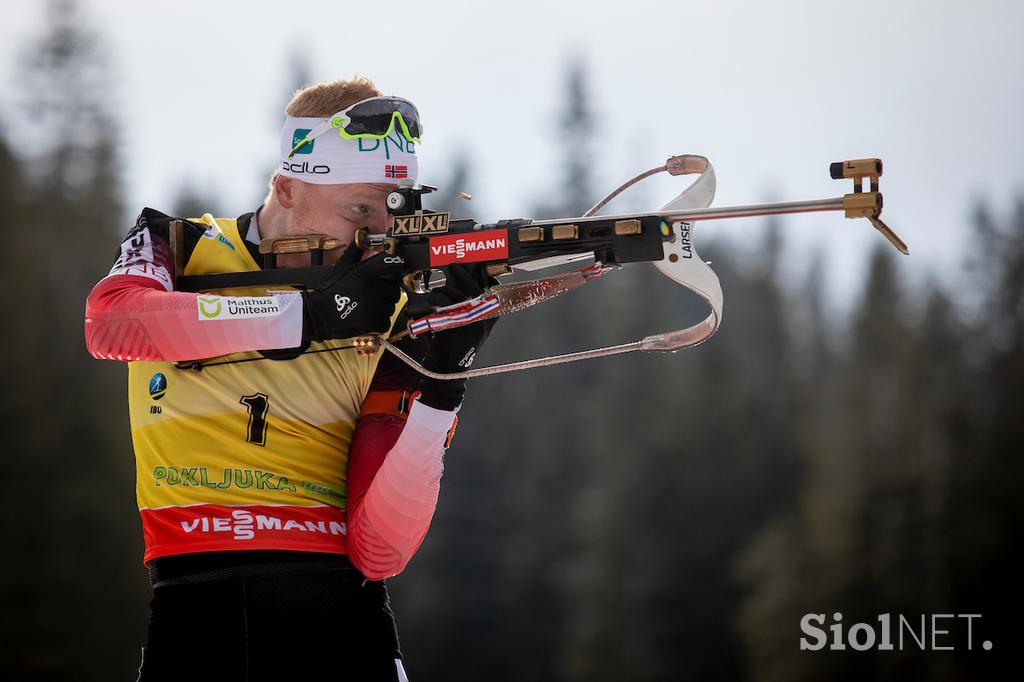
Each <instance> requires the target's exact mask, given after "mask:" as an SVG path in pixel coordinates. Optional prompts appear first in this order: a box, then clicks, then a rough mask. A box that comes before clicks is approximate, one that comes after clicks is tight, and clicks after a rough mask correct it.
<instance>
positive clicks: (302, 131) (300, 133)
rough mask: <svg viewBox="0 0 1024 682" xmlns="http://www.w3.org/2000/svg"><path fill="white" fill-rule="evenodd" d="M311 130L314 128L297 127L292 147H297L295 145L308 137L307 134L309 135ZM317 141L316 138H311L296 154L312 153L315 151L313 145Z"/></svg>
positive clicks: (293, 134) (293, 135)
mask: <svg viewBox="0 0 1024 682" xmlns="http://www.w3.org/2000/svg"><path fill="white" fill-rule="evenodd" d="M310 130H312V128H296V129H295V132H294V133H292V149H295V145H297V144H298V143H300V142H302V141H303V140H304V139H305V138H306V135H309V131H310ZM315 143H316V140H310V141H309V142H307V143H306V144H304V145H302V147H301V148H300V149H296V150H295V153H296V154H312V153H313V145H314V144H315Z"/></svg>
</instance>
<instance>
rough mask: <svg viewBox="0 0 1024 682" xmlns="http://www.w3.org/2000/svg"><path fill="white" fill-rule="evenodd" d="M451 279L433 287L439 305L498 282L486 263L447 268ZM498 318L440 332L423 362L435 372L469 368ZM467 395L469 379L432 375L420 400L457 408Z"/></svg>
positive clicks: (423, 384)
mask: <svg viewBox="0 0 1024 682" xmlns="http://www.w3.org/2000/svg"><path fill="white" fill-rule="evenodd" d="M446 272H447V277H448V282H447V284H445V286H443V287H441V288H439V289H436V290H434V291H432V292H431V293H430V294H428V295H427V300H428V301H429V302H430V304H431V305H433V306H435V307H441V306H446V305H452V304H454V303H461V302H463V301H468V300H469V299H471V298H476V297H477V296H479V295H480V294H482V293H483V292H484V289H485V288H487V287H488V286H491V285H492V284H495V283H496V282H495V280H494V278H492V277H490V276H489V275H488V274H487V271H486V270H485V269H484V266H483V265H469V266H467V265H459V264H454V265H450V266H448V267H447V268H446ZM497 321H498V319H497V318H493V319H490V320H481V321H480V322H474V323H473V324H467V325H466V326H465V327H457V328H455V329H449V330H447V331H443V332H436V333H434V334H433V335H432V339H431V341H430V350H428V351H427V356H426V358H425V359H424V360H423V366H424V367H426V368H427V369H429V370H431V371H433V372H461V371H464V370H466V369H469V366H470V365H471V364H473V359H474V358H475V357H476V354H477V353H478V352H480V348H481V347H482V346H483V345H484V342H485V341H486V340H487V337H488V336H489V335H490V333H491V329H493V328H494V324H495V323H496V322H497ZM465 395H466V380H465V379H451V380H445V379H431V378H429V377H424V379H423V381H422V382H420V398H419V399H420V402H422V403H423V404H424V405H429V406H430V407H433V408H436V409H439V410H454V409H455V408H456V407H458V406H459V405H461V404H462V399H463V397H464V396H465Z"/></svg>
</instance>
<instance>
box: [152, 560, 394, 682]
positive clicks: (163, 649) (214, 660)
mask: <svg viewBox="0 0 1024 682" xmlns="http://www.w3.org/2000/svg"><path fill="white" fill-rule="evenodd" d="M150 577H151V580H152V582H153V600H152V602H151V604H150V616H149V636H148V639H147V642H146V647H145V649H144V651H143V658H142V665H141V669H140V676H139V679H140V680H142V682H159V681H162V680H175V681H181V680H190V681H192V680H207V679H208V680H218V681H219V682H235V681H236V680H237V681H238V682H258V681H260V680H273V681H274V682H284V681H287V680H314V679H315V680H359V681H363V680H366V681H368V682H375V681H376V680H381V681H385V680H386V681H387V682H397V680H398V679H399V677H398V673H397V667H396V662H395V659H400V658H401V652H400V650H399V646H398V633H397V630H396V628H395V620H394V615H393V614H392V612H391V606H390V603H389V601H388V593H387V588H385V586H384V583H383V582H377V581H366V580H364V578H363V576H362V574H360V573H359V571H358V570H356V569H355V568H353V567H352V566H351V564H349V563H348V561H347V559H346V558H345V557H344V556H343V555H337V556H334V555H323V554H310V553H303V552H217V553H210V554H192V555H183V556H180V557H167V558H163V559H155V560H153V561H151V562H150Z"/></svg>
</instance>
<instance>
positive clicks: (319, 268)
mask: <svg viewBox="0 0 1024 682" xmlns="http://www.w3.org/2000/svg"><path fill="white" fill-rule="evenodd" d="M661 172H668V173H669V174H670V175H674V176H679V175H697V179H696V180H694V182H693V183H692V184H691V185H689V186H688V187H687V188H686V189H684V190H683V191H682V192H681V193H680V194H679V195H678V196H677V197H676V198H675V199H673V200H672V201H670V202H669V203H668V204H666V205H665V206H664V207H663V208H662V209H661V210H660V211H653V212H642V213H629V214H620V215H611V216H598V215H597V212H598V211H599V210H600V209H601V208H602V207H604V206H605V205H606V204H607V203H608V202H609V201H611V200H612V199H613V198H615V197H616V196H618V195H619V194H620V193H621V192H623V191H624V190H626V189H627V188H628V187H630V186H632V185H634V184H636V183H637V182H639V181H641V180H643V179H645V178H647V177H650V176H652V175H655V174H657V173H661ZM829 173H830V175H831V177H832V178H833V179H836V180H839V179H852V180H853V185H854V186H853V192H851V193H849V194H845V195H843V196H841V197H835V198H830V199H817V200H809V201H791V202H780V203H766V204H752V205H746V206H726V207H717V208H711V207H710V206H711V202H712V200H713V199H714V194H715V186H716V179H715V173H714V168H713V167H712V165H711V163H710V162H709V161H708V160H707V159H706V158H705V157H703V156H696V155H689V154H687V155H681V156H673V157H671V158H669V159H668V160H667V161H666V162H665V164H663V165H661V166H658V167H656V168H652V169H650V170H648V171H645V172H644V173H641V174H639V175H637V176H636V177H634V178H631V179H630V180H629V181H627V182H625V183H623V184H622V185H620V186H619V187H618V188H616V189H615V190H614V191H613V192H611V193H610V194H609V195H608V196H606V197H605V198H604V199H602V200H601V201H600V202H598V203H597V204H596V205H595V206H594V207H592V208H591V209H590V210H588V211H587V212H586V213H584V214H583V215H581V216H577V217H572V218H558V219H554V220H531V219H525V218H517V219H512V220H499V221H497V222H494V223H485V224H480V223H476V222H475V221H474V220H472V219H465V220H451V215H450V213H446V212H437V211H429V210H424V209H423V207H422V197H423V195H425V194H428V193H430V192H433V191H435V190H436V188H435V187H431V186H429V185H420V186H414V185H412V184H411V183H409V182H401V181H400V183H399V184H398V186H397V187H396V188H395V190H394V191H393V192H391V193H390V194H388V196H387V199H386V202H387V209H388V212H389V213H390V214H391V215H393V216H394V223H393V225H392V227H390V228H389V229H388V230H387V232H386V233H385V234H369V233H368V232H367V230H365V229H363V230H360V231H359V232H357V233H356V243H357V245H358V246H359V247H360V248H364V249H368V248H369V249H379V250H382V251H384V252H385V253H386V254H387V256H386V257H390V258H397V259H399V260H398V261H397V262H399V263H402V264H403V265H404V266H405V270H406V272H405V275H404V277H403V280H402V283H403V286H404V288H405V289H406V291H407V292H408V293H409V295H410V298H411V299H412V300H413V301H416V304H415V305H414V306H413V308H412V309H413V311H417V310H419V311H420V312H421V313H422V314H419V315H418V316H415V317H414V318H413V319H412V320H411V321H410V322H409V324H408V325H407V328H406V329H404V330H399V331H397V332H396V333H393V335H392V336H390V337H389V338H384V336H383V335H372V336H367V337H360V338H357V339H354V344H355V346H356V347H357V349H358V350H359V351H360V352H364V353H373V352H376V351H377V350H378V349H379V348H384V349H386V350H388V351H389V352H391V353H394V354H395V355H396V356H398V357H399V358H400V359H401V360H402V361H403V362H405V363H407V364H409V365H410V366H412V367H414V368H415V369H417V370H418V371H419V372H420V373H422V374H424V375H426V376H430V377H434V378H440V379H456V378H469V377H474V376H485V375H489V374H498V373H502V372H510V371H517V370H522V369H529V368H532V367H542V366H549V365H554V364H562V363H565V362H574V361H577V360H584V359H589V358H595V357H603V356H606V355H615V354H619V353H628V352H634V351H641V352H676V351H678V350H680V349H682V348H689V347H691V346H695V345H697V344H699V343H702V342H704V341H706V340H707V339H708V338H710V337H711V335H712V334H714V333H715V331H716V330H717V329H718V327H719V326H720V325H721V322H722V306H723V299H722V289H721V285H720V283H719V281H718V276H717V275H716V274H715V272H714V271H713V270H712V269H711V267H710V265H709V264H708V263H705V262H704V261H702V260H701V259H700V257H699V256H698V254H697V251H696V248H695V247H694V244H693V228H694V224H695V223H697V222H703V221H709V220H722V219H727V218H751V217H756V216H770V215H787V214H793V213H811V212H827V211H843V212H844V214H845V216H846V217H847V218H866V219H867V220H868V221H869V222H870V223H871V225H873V226H874V227H875V229H877V230H878V231H879V232H880V233H881V234H882V235H883V236H884V237H885V238H886V239H887V240H889V242H890V243H891V244H892V245H893V246H894V247H895V248H896V249H897V250H899V251H900V252H901V253H903V254H905V255H909V250H908V248H907V245H906V244H905V243H904V242H903V241H902V240H901V239H900V238H899V237H898V236H897V235H896V233H895V232H893V231H892V229H890V228H889V226H888V225H886V224H885V223H884V222H883V221H882V219H881V213H882V194H881V193H880V192H879V182H878V179H879V177H880V176H881V175H882V161H881V160H880V159H875V158H871V159H856V160H850V161H840V162H836V163H833V164H831V165H830V167H829ZM463 196H464V197H465V198H468V196H466V195H463ZM175 223H177V227H176V226H175ZM175 223H172V225H171V234H172V245H173V244H175V243H176V242H177V241H179V240H178V239H177V238H176V237H175V235H176V234H180V233H181V229H182V226H181V224H180V222H179V221H175ZM342 246H345V244H343V243H342V242H341V241H340V240H338V239H334V238H331V237H327V236H325V235H301V236H295V237H285V238H278V239H264V240H263V241H262V242H261V243H260V248H259V250H260V254H261V255H262V257H263V264H262V265H263V269H262V270H259V271H256V272H234V273H217V274H208V275H192V276H179V277H178V278H177V288H178V290H180V291H193V292H200V291H208V290H211V289H222V288H229V287H242V286H275V285H278V286H291V287H298V288H316V287H318V286H321V285H322V284H323V282H324V281H325V279H326V278H327V277H329V276H330V275H331V274H332V269H331V267H330V266H325V265H324V264H323V262H324V252H325V251H328V250H331V249H335V248H340V247H342ZM307 252H308V253H309V254H310V264H309V266H307V267H300V268H279V267H277V256H278V255H280V254H284V253H307ZM579 261H593V262H592V263H590V264H589V265H587V266H586V267H583V268H581V269H579V270H574V271H571V272H567V273H560V274H556V275H553V276H548V277H542V278H538V279H533V280H529V281H525V282H515V283H508V284H498V285H495V286H492V287H489V288H488V289H487V290H486V291H485V292H484V293H483V294H482V295H481V296H479V297H477V298H475V299H473V300H471V301H465V302H462V303H457V304H455V305H451V306H446V307H443V308H437V309H432V308H430V307H429V306H426V305H425V302H424V301H423V297H424V296H425V295H426V294H427V293H429V292H430V291H431V290H433V289H435V288H437V287H440V286H443V285H444V283H445V276H444V270H445V268H446V267H447V266H448V265H451V264H453V263H460V264H462V263H480V264H483V266H484V267H485V268H486V270H487V272H488V274H490V275H492V276H494V277H497V278H502V277H505V276H507V275H510V274H513V273H515V272H518V271H526V272H533V271H537V270H541V269H546V268H550V267H555V266H560V265H564V264H567V263H574V262H579ZM640 262H651V263H653V264H654V266H655V267H656V268H657V269H658V270H659V271H660V272H661V273H662V274H664V275H666V276H667V277H669V278H670V279H672V280H673V281H675V282H677V283H678V284H681V285H682V286H684V287H686V288H688V289H690V290H691V291H692V292H694V293H696V294H697V295H698V296H699V297H700V298H701V299H703V300H704V301H705V302H706V303H707V304H708V307H709V308H710V311H709V314H708V315H707V317H706V318H705V319H704V320H703V321H701V322H699V323H698V324H695V325H692V326H690V327H687V328H685V329H679V330H674V331H669V332H664V333H661V334H654V335H652V336H647V337H644V338H643V339H640V340H639V341H635V342H632V343H626V344H621V345H617V346H609V347H605V348H597V349H592V350H587V351H580V352H576V353H568V354H565V355H558V356H551V357H545V358H537V359H533V360H526V361H522V362H514V363H508V364H504V365H497V366H493V367H483V368H478V369H473V370H466V371H463V372H456V373H449V374H441V373H437V372H431V371H430V370H427V369H426V368H424V367H423V366H422V365H420V364H419V363H418V362H416V361H415V360H413V359H412V358H410V357H409V356H408V355H406V354H405V353H403V352H402V351H401V350H400V349H399V348H397V347H396V346H395V345H394V343H395V342H396V341H398V340H399V339H401V338H403V337H404V336H406V335H412V336H417V335H419V334H423V333H426V332H438V331H443V330H445V329H451V328H454V327H459V326H462V325H465V324H471V323H473V322H476V321H479V320H483V319H488V318H492V317H498V316H501V315H507V314H509V313H512V312H517V311H519V310H523V309H524V308H527V307H530V306H532V305H535V304H537V303H540V302H542V301H546V300H549V299H551V298H554V297H555V296H559V295H561V294H563V293H565V292H567V291H572V290H574V289H577V288H579V287H581V286H583V285H584V284H587V283H589V282H592V281H594V280H596V279H598V278H599V277H601V276H603V275H605V274H607V273H608V272H611V271H613V270H615V269H618V268H620V267H622V266H624V265H626V264H630V263H640Z"/></svg>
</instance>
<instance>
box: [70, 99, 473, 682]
mask: <svg viewBox="0 0 1024 682" xmlns="http://www.w3.org/2000/svg"><path fill="white" fill-rule="evenodd" d="M285 113H286V114H287V118H286V121H285V124H284V127H283V129H282V132H281V139H280V158H281V165H280V167H279V168H278V170H277V171H276V172H275V173H274V175H273V177H272V179H271V182H270V191H269V193H268V195H267V197H266V199H265V201H264V202H263V204H262V206H260V208H259V209H258V210H256V211H255V212H253V213H246V214H245V215H242V216H240V217H238V218H236V219H224V218H214V217H213V216H212V215H210V214H206V215H204V216H202V217H201V218H194V219H189V220H187V221H185V223H184V235H183V238H182V240H181V248H180V252H181V253H180V254H172V249H171V245H170V241H171V236H170V227H169V226H170V223H171V221H172V220H173V218H172V217H171V216H168V215H165V214H163V213H160V212H158V211H155V210H152V209H149V208H147V209H144V210H143V211H142V213H141V214H140V215H139V217H138V220H137V222H136V224H135V226H134V227H133V228H132V229H131V230H130V231H129V233H128V235H127V237H125V239H124V241H123V242H122V243H121V246H120V251H119V253H118V256H117V260H116V262H115V263H114V266H113V268H112V269H111V271H110V274H109V275H107V276H106V277H104V278H103V279H102V280H101V281H100V282H99V283H98V284H96V286H95V288H94V289H93V290H92V292H91V294H90V295H89V298H88V301H87V303H86V313H85V337H86V343H87V346H88V349H89V352H90V353H91V354H92V355H93V356H95V357H97V358H103V359H108V360H120V361H124V362H127V363H128V404H129V413H130V418H131V429H132V440H133V444H134V448H135V457H136V475H137V486H136V493H137V499H138V506H139V512H140V514H141V516H142V528H143V534H144V539H145V556H144V562H145V564H146V566H147V567H148V569H149V575H150V580H151V582H152V585H153V597H152V601H151V604H150V619H149V627H148V635H147V642H146V645H145V647H144V649H143V656H142V663H141V666H140V679H141V680H143V681H149V682H152V681H154V680H183V679H196V680H198V679H211V680H221V681H225V682H227V681H230V680H284V679H337V680H347V679H351V680H404V679H406V678H405V672H404V669H403V666H402V660H401V659H402V654H401V651H400V649H399V642H398V635H397V630H396V627H395V622H394V617H393V615H392V611H391V608H390V604H389V600H388V595H387V590H386V588H385V585H384V582H383V581H384V579H386V578H388V577H390V576H393V575H395V574H397V573H399V572H400V571H402V570H403V569H404V568H405V566H406V564H407V563H408V562H409V560H410V558H411V557H412V556H413V554H414V553H415V552H416V550H417V549H418V547H419V546H420V543H421V542H422V541H423V538H424V536H425V534H426V532H427V529H428V527H429V525H430V520H431V517H432V515H433V512H434V508H435V506H436V503H437V498H438V490H439V484H440V479H441V473H442V468H443V455H444V452H445V449H446V447H447V445H448V442H449V441H450V437H451V434H452V433H453V430H454V423H455V421H456V416H455V415H456V412H457V411H458V409H459V406H460V405H461V403H462V399H463V396H464V393H465V388H466V386H465V381H442V380H436V379H423V380H421V377H420V375H419V374H417V373H415V372H413V371H411V370H409V369H408V368H407V367H406V366H405V365H404V364H402V363H401V362H399V361H398V360H396V359H395V358H394V357H393V356H391V355H390V354H381V353H377V354H375V355H372V356H368V355H363V354H359V353H357V352H356V349H355V348H353V344H352V341H351V339H352V337H355V336H358V335H360V334H367V333H386V332H388V331H389V330H390V329H392V328H393V327H394V326H396V325H402V324H404V313H403V305H404V303H405V297H404V294H403V293H402V291H401V287H400V284H399V276H400V274H401V271H400V268H401V264H399V263H395V262H394V261H395V259H394V258H390V257H388V256H387V255H386V254H383V253H381V254H377V255H372V256H370V255H368V254H364V253H363V252H361V251H359V249H357V248H356V246H355V245H354V235H355V233H356V231H357V230H359V229H362V228H365V229H367V230H368V231H369V232H371V233H382V232H384V231H385V230H386V229H387V228H388V227H389V225H390V216H389V215H388V213H387V211H386V207H385V197H386V196H387V195H388V193H389V192H390V191H391V190H392V189H393V188H394V186H395V184H396V183H397V181H398V180H399V179H402V178H408V179H412V180H415V178H416V175H417V156H416V147H417V144H418V142H419V138H420V135H421V123H420V120H419V114H418V112H417V111H416V109H415V107H414V106H413V105H412V104H411V103H410V102H408V101H407V100H404V99H401V98H397V97H384V96H382V94H381V92H380V91H379V90H377V88H376V87H375V86H374V85H373V84H372V83H371V82H370V81H368V80H366V79H354V80H350V81H338V82H333V83H323V84H319V85H315V86H312V87H308V88H305V89H303V90H300V91H299V92H297V93H296V95H295V96H294V98H293V99H292V101H291V102H290V103H289V104H288V106H287V108H286V112H285ZM313 233H316V234H324V235H327V236H329V237H334V238H337V239H338V240H340V241H341V242H345V243H350V244H351V245H350V246H349V247H348V248H347V249H341V248H339V249H336V250H334V251H333V252H332V251H328V252H327V254H326V262H327V264H328V265H332V266H333V275H332V277H331V278H330V281H329V282H328V283H327V284H326V285H325V286H323V287H320V288H317V289H310V290H305V291H298V290H294V289H289V288H287V287H284V288H282V287H247V288H239V289H232V290H222V291H216V292H206V293H202V294H195V293H187V292H182V291H176V290H175V277H176V275H177V274H183V275H202V274H209V273H217V272H245V271H255V270H259V269H260V254H259V249H258V247H259V244H260V242H261V240H264V239H274V238H281V237H288V236H293V235H301V234H313ZM175 258H177V259H179V262H180V264H181V266H180V267H176V265H175V263H174V262H172V260H173V259H175ZM303 258H307V259H308V256H306V255H300V254H291V255H287V254H286V255H282V256H279V265H281V266H299V265H304V264H306V263H303V262H302V261H301V259H303ZM307 262H308V261H307ZM179 271H180V272H179ZM488 283H489V282H488V278H487V276H486V274H484V273H483V272H482V270H480V269H479V268H469V267H460V266H452V268H451V270H450V273H449V283H448V284H447V285H446V286H445V287H444V288H442V289H440V290H438V291H436V292H434V293H433V294H432V296H433V297H434V300H433V301H432V302H434V303H435V304H437V305H443V304H450V303H455V302H458V301H463V300H467V299H470V298H472V297H474V296H477V295H479V294H480V293H481V292H482V291H483V289H484V287H485V286H486V285H487V284H488ZM491 325H493V321H487V322H479V323H476V324H473V325H470V326H467V327H462V328H459V329H456V330H452V331H447V332H442V333H439V334H433V335H431V336H429V337H428V336H421V337H419V338H417V339H408V338H407V339H406V340H404V341H403V342H402V344H403V350H405V351H406V352H407V353H409V354H410V355H412V356H413V357H416V358H420V359H422V361H423V363H424V365H425V366H426V367H428V368H429V369H432V370H434V371H438V372H453V371H458V370H460V369H464V368H465V366H468V364H469V363H470V362H471V361H472V358H473V356H474V355H475V353H476V352H477V351H478V350H479V349H480V347H481V345H482V344H483V342H484V341H485V340H486V338H487V335H488V334H489V332H490V329H491Z"/></svg>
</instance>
